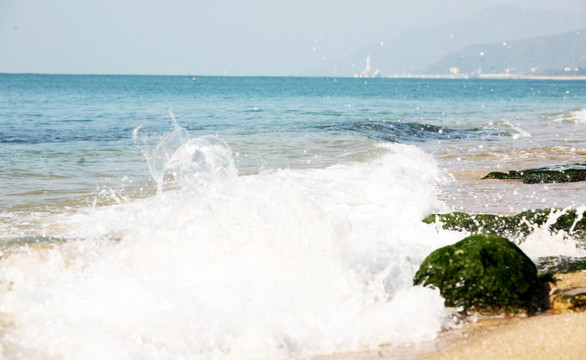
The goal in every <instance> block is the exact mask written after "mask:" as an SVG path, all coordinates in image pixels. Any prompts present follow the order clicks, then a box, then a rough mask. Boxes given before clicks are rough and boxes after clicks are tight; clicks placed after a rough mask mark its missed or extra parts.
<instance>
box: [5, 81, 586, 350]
mask: <svg viewBox="0 0 586 360" xmlns="http://www.w3.org/2000/svg"><path fill="white" fill-rule="evenodd" d="M575 162H586V82H583V81H552V80H547V81H546V80H480V79H459V80H451V79H350V78H339V79H335V78H263V77H261V78H256V77H242V78H238V77H197V79H195V80H194V78H192V77H189V76H175V77H167V76H91V75H87V76H81V75H75V76H67V75H34V74H25V75H18V74H0V241H1V242H2V246H3V247H2V259H1V260H0V261H1V262H2V266H1V267H0V284H1V285H0V290H1V291H2V293H3V295H2V296H0V312H1V314H0V315H1V317H0V321H3V325H2V328H3V329H4V330H2V333H1V334H0V335H1V336H2V340H1V341H2V349H3V351H4V354H5V355H6V356H7V357H10V356H13V355H14V354H16V353H18V352H21V353H25V354H28V355H29V356H27V357H29V358H45V356H47V355H49V356H51V357H58V358H59V357H65V358H80V359H81V358H87V356H88V355H89V354H93V355H92V356H94V357H95V358H126V357H129V356H130V357H138V358H153V359H158V358H165V359H167V358H295V357H302V356H310V355H316V354H326V353H332V352H337V351H356V350H358V351H359V350H364V349H368V348H376V347H377V346H378V345H380V344H402V343H405V342H415V343H418V342H422V341H428V340H431V339H433V338H434V337H435V336H436V335H437V333H438V332H439V331H441V330H442V329H444V328H448V327H450V326H453V323H452V322H451V317H450V311H449V309H445V308H444V307H443V305H442V301H441V298H440V297H439V295H438V294H437V293H436V292H434V291H432V290H429V289H421V288H413V287H412V286H411V278H412V276H413V274H414V272H415V271H416V269H417V266H418V264H419V263H420V262H421V261H422V260H423V258H424V257H425V256H426V255H427V254H428V253H429V252H430V251H432V250H433V249H435V248H437V247H439V246H442V245H445V244H448V243H451V242H454V241H457V240H458V239H460V238H462V237H463V236H464V235H463V234H460V233H453V232H446V231H439V230H437V229H435V228H433V227H429V226H427V225H424V224H421V222H420V220H421V218H422V217H423V216H425V215H428V214H429V213H432V212H438V211H450V210H460V209H462V210H466V211H474V212H481V211H485V212H492V213H507V212H517V211H522V210H526V209H531V208H537V207H556V208H565V207H574V208H576V207H584V206H586V191H585V190H586V188H585V185H584V184H583V183H574V184H557V185H548V186H544V185H530V186H528V185H522V184H518V183H514V182H497V181H479V180H478V179H479V178H480V177H482V175H484V174H485V173H487V172H489V171H493V170H496V169H501V170H510V169H523V168H528V167H538V166H547V165H554V164H565V163H575ZM530 240H531V241H529V240H527V241H526V242H525V244H524V245H523V246H524V250H526V251H527V252H528V253H529V254H530V256H532V257H538V256H543V255H558V254H566V255H576V256H583V255H584V254H583V253H584V251H583V249H581V248H579V247H576V243H575V241H574V240H573V239H572V238H571V237H570V238H568V237H567V236H564V234H549V233H548V232H546V231H542V232H538V233H537V234H536V235H535V237H534V238H532V239H530ZM39 244H40V245H39ZM98 344H99V345H100V346H99V349H98ZM96 354H97V355H96Z"/></svg>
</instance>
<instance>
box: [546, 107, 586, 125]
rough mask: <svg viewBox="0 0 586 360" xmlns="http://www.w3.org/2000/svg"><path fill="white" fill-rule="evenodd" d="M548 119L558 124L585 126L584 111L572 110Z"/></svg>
mask: <svg viewBox="0 0 586 360" xmlns="http://www.w3.org/2000/svg"><path fill="white" fill-rule="evenodd" d="M550 119H551V120H553V121H555V122H560V123H570V124H586V109H578V110H572V111H568V112H564V113H561V114H555V115H552V116H550Z"/></svg>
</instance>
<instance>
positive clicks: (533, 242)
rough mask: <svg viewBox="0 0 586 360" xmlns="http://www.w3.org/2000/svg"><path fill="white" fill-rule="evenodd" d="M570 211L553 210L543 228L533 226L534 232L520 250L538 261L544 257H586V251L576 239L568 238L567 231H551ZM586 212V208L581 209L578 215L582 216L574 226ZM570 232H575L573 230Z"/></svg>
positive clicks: (577, 210) (579, 217)
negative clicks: (561, 217)
mask: <svg viewBox="0 0 586 360" xmlns="http://www.w3.org/2000/svg"><path fill="white" fill-rule="evenodd" d="M568 210H569V209H563V210H552V211H551V214H550V216H549V218H548V220H547V221H546V222H545V224H543V225H541V226H537V225H532V227H533V232H532V233H531V234H530V235H529V236H527V238H526V239H525V240H524V241H523V243H521V244H520V248H521V249H522V250H523V252H525V253H526V254H527V256H529V257H530V258H532V259H534V260H536V259H537V258H539V257H542V256H556V255H562V256H570V257H584V256H586V249H585V248H584V247H583V246H581V245H580V243H578V242H577V241H576V240H575V239H574V238H572V237H571V236H568V234H567V233H566V232H565V231H553V232H552V231H550V229H549V227H550V225H552V224H555V222H556V221H557V219H558V218H559V217H560V216H562V215H564V214H565V213H566V212H567V211H568ZM584 211H586V207H579V208H577V209H576V213H577V214H580V215H579V216H578V218H577V219H576V221H575V222H574V225H573V226H572V228H573V227H574V226H575V224H576V223H577V222H578V221H580V220H581V219H582V218H581V214H583V213H584ZM572 228H571V229H570V230H573V229H572Z"/></svg>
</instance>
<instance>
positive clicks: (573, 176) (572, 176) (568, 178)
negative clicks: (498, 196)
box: [482, 164, 586, 184]
mask: <svg viewBox="0 0 586 360" xmlns="http://www.w3.org/2000/svg"><path fill="white" fill-rule="evenodd" d="M482 179H483V180H485V179H498V180H503V179H512V180H522V181H523V183H524V184H544V183H564V182H576V181H585V180H586V164H569V165H559V166H552V167H543V168H537V169H527V170H520V171H517V170H511V171H508V172H499V171H494V172H491V173H489V174H488V175H486V176H484V177H483V178H482Z"/></svg>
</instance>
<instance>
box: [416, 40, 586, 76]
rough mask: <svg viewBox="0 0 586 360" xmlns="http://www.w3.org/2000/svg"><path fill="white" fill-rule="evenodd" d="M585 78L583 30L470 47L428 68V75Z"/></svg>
mask: <svg viewBox="0 0 586 360" xmlns="http://www.w3.org/2000/svg"><path fill="white" fill-rule="evenodd" d="M450 72H451V73H461V74H472V75H478V74H487V73H489V74H523V75H563V74H564V75H586V30H581V31H572V32H569V33H564V34H560V35H553V36H541V37H536V38H531V39H526V40H517V41H502V42H498V43H492V44H488V45H471V46H467V47H465V48H464V49H462V50H459V51H455V52H452V53H451V54H448V55H447V56H445V57H444V58H443V59H442V60H440V61H438V62H436V63H435V64H433V65H431V66H430V67H429V68H428V69H427V70H426V71H425V73H428V74H449V73H450Z"/></svg>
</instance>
